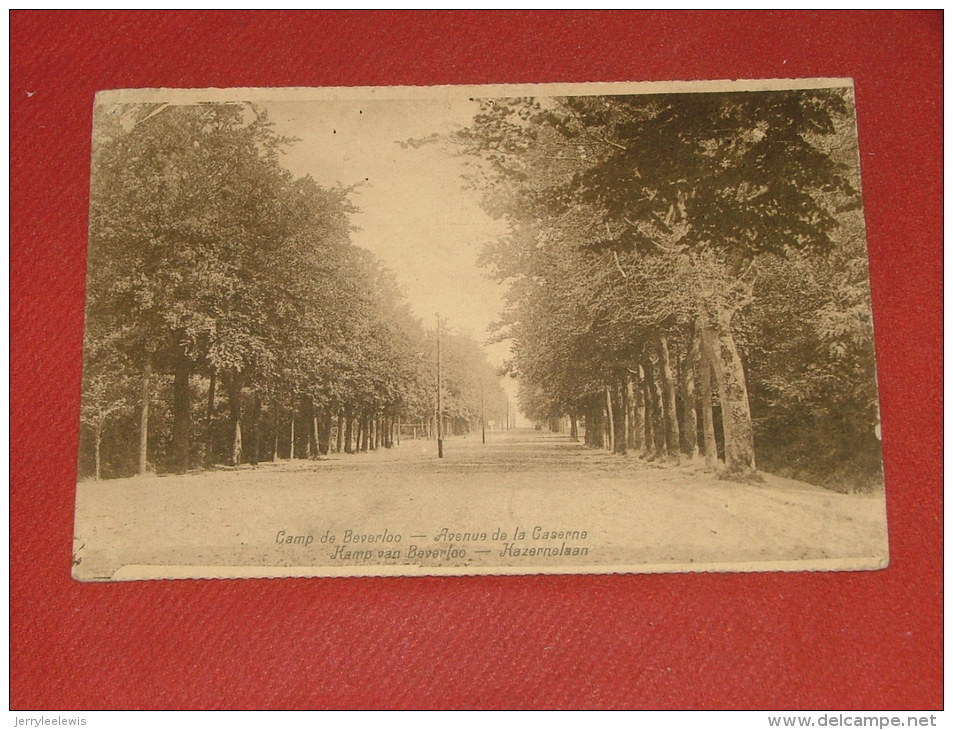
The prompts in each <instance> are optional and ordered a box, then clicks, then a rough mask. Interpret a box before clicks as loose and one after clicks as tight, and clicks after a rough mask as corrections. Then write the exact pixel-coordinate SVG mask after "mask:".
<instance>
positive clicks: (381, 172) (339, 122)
mask: <svg viewBox="0 0 953 730" xmlns="http://www.w3.org/2000/svg"><path fill="white" fill-rule="evenodd" d="M264 106H265V107H266V108H267V110H268V116H269V119H270V120H271V121H272V122H273V123H274V125H275V127H274V129H275V131H276V132H278V133H279V134H284V135H288V136H291V137H296V138H297V139H298V141H297V142H296V143H294V145H292V147H291V148H290V149H289V150H288V152H287V153H286V154H285V156H284V159H283V164H285V165H286V166H287V167H288V168H289V169H290V170H291V171H292V172H293V173H294V174H296V175H299V176H300V175H306V174H307V175H311V177H313V178H314V179H315V180H316V181H317V182H318V183H320V184H323V185H333V184H335V183H341V184H343V185H348V186H349V185H355V184H359V187H358V188H357V189H355V191H354V193H353V194H352V200H353V202H354V203H355V204H356V205H357V207H358V208H359V209H360V212H359V213H357V214H355V215H354V216H353V218H352V220H353V223H354V225H355V226H356V227H357V228H358V229H359V230H357V231H355V232H354V234H353V237H352V238H353V242H354V243H355V244H356V245H358V246H362V247H364V248H366V249H368V250H370V251H372V252H373V253H374V254H376V255H377V256H378V258H379V259H380V260H381V261H382V262H383V263H384V265H385V266H387V267H388V268H389V269H391V270H392V271H393V272H394V273H395V275H396V277H397V279H398V281H399V282H400V284H401V286H402V287H403V289H404V291H405V292H406V294H407V298H408V301H409V303H410V305H411V307H412V309H413V311H414V312H415V314H416V315H417V316H418V317H420V319H421V320H422V321H423V322H424V324H425V325H426V326H428V327H433V326H434V324H435V321H436V320H435V317H436V315H437V314H438V313H439V315H440V316H441V318H442V319H443V320H445V323H446V327H447V328H448V329H449V330H450V331H452V332H455V333H460V334H467V335H470V336H471V337H473V338H474V339H475V340H477V341H478V342H484V341H486V340H487V338H488V337H489V333H488V330H487V328H488V327H489V325H490V324H491V322H493V321H495V320H497V319H498V318H499V313H500V311H501V308H502V303H503V293H504V288H503V287H502V286H501V285H500V284H498V283H496V282H495V281H492V280H490V279H489V278H487V273H488V272H487V271H486V270H485V269H483V268H481V267H480V266H479V265H478V263H477V257H478V256H479V254H480V251H481V249H482V247H483V244H484V243H485V242H486V241H487V240H489V239H492V238H493V237H495V236H497V235H499V234H501V233H502V232H504V230H505V226H504V224H502V223H501V222H499V221H495V220H493V219H492V218H490V217H489V216H488V215H487V214H486V213H485V212H484V211H483V210H482V209H481V207H480V205H479V193H478V192H477V191H475V190H472V189H465V186H464V180H463V178H462V174H463V173H464V172H465V167H464V160H463V159H462V158H460V157H458V156H455V155H453V154H452V153H451V151H450V149H449V148H448V147H447V146H446V145H443V144H439V143H434V144H426V145H423V146H420V147H402V146H401V145H400V144H399V143H400V142H404V141H406V140H410V139H420V138H423V137H427V136H429V135H431V134H433V133H445V132H450V131H452V130H453V129H455V128H457V127H459V126H462V125H465V124H467V123H468V122H469V121H470V120H471V118H472V115H473V113H474V111H476V109H477V104H476V103H475V102H472V101H469V100H467V99H466V97H461V98H460V99H434V100H421V99H413V100H401V99H396V100H395V99H370V100H361V101H354V100H343V101H341V100H323V101H281V102H270V103H265V104H264ZM487 354H488V357H489V359H490V361H491V362H493V363H494V364H497V365H499V364H502V361H503V360H504V359H505V358H507V357H509V345H508V344H500V345H494V346H491V347H488V348H487Z"/></svg>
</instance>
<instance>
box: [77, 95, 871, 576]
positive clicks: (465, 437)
mask: <svg viewBox="0 0 953 730" xmlns="http://www.w3.org/2000/svg"><path fill="white" fill-rule="evenodd" d="M853 93H854V90H853V84H852V82H851V81H850V80H849V79H807V80H803V79H802V80H767V81H739V82H725V81H719V82H672V83H631V84H615V83H613V84H569V85H565V84H544V85H520V86H469V87H426V88H424V87H386V88H328V89H303V88H294V89H204V90H173V89H146V90H119V91H104V92H101V93H100V94H99V95H98V96H97V98H96V101H95V106H94V109H93V110H92V111H93V139H92V166H91V176H90V218H89V256H88V273H87V306H86V325H85V326H86V329H85V345H84V362H83V386H82V387H83V392H82V411H81V414H80V425H79V428H80V447H79V465H78V479H77V498H76V524H75V540H74V550H73V575H74V577H75V578H77V579H78V580H83V581H110V580H137V579H151V578H186V577H192V578H208V577H246V576H247V577H252V576H257V577H279V576H367V575H379V576H383V575H473V574H533V573H616V572H679V571H768V570H870V569H877V568H882V567H884V566H886V565H887V560H888V548H887V525H886V512H885V500H884V484H883V476H882V464H881V448H880V440H879V439H880V426H879V409H878V399H877V387H876V377H875V362H874V339H873V323H872V318H871V306H870V292H869V283H868V273H867V245H866V239H865V232H864V215H863V207H862V197H861V180H860V170H859V152H858V140H857V133H856V122H855V117H854V114H855V112H854V98H853Z"/></svg>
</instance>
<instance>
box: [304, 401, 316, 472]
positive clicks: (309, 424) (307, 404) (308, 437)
mask: <svg viewBox="0 0 953 730" xmlns="http://www.w3.org/2000/svg"><path fill="white" fill-rule="evenodd" d="M301 402H302V407H301V410H302V411H304V424H305V428H306V429H307V431H306V432H305V436H304V458H305V459H310V458H311V455H312V454H313V453H314V451H313V450H312V449H311V442H312V441H314V414H313V412H314V408H313V407H312V403H313V401H312V399H311V396H301Z"/></svg>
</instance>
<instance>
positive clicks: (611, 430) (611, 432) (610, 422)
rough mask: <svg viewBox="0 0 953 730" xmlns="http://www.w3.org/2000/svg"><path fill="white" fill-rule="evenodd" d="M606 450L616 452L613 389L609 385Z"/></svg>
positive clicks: (607, 392)
mask: <svg viewBox="0 0 953 730" xmlns="http://www.w3.org/2000/svg"><path fill="white" fill-rule="evenodd" d="M605 390H606V403H605V409H606V421H605V423H606V448H607V449H608V450H609V451H614V448H613V446H614V438H613V437H614V436H615V418H614V415H613V413H612V389H611V388H610V387H609V386H608V385H607V386H606V388H605Z"/></svg>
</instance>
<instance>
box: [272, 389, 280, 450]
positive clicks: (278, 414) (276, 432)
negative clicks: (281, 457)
mask: <svg viewBox="0 0 953 730" xmlns="http://www.w3.org/2000/svg"><path fill="white" fill-rule="evenodd" d="M280 415H281V406H279V405H278V401H277V400H276V401H275V448H274V449H273V450H272V452H271V460H272V461H274V462H277V461H278V433H279V428H280V425H281V418H279V416H280Z"/></svg>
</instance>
